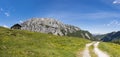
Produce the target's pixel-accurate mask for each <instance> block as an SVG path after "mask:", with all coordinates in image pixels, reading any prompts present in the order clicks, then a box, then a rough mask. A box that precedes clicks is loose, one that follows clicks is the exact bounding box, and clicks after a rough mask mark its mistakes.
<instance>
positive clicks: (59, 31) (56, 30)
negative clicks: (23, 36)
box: [12, 18, 92, 39]
mask: <svg viewBox="0 0 120 57" xmlns="http://www.w3.org/2000/svg"><path fill="white" fill-rule="evenodd" d="M20 25H21V30H29V31H34V32H41V33H48V34H53V35H59V36H74V37H81V38H87V39H92V34H91V33H89V32H88V31H84V30H81V29H80V28H78V27H76V26H72V25H68V24H64V23H62V22H60V21H58V20H55V19H52V18H32V19H29V20H27V21H24V22H23V23H21V24H20ZM12 27H16V26H15V25H14V26H12Z"/></svg>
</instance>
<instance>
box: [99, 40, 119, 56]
mask: <svg viewBox="0 0 120 57" xmlns="http://www.w3.org/2000/svg"><path fill="white" fill-rule="evenodd" d="M99 48H100V49H101V50H103V51H106V52H107V53H108V54H109V55H110V57H120V45H118V44H114V43H105V42H102V43H100V45H99Z"/></svg>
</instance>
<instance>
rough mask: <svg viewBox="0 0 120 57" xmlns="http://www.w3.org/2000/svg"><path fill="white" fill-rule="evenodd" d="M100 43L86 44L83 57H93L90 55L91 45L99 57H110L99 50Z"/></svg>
mask: <svg viewBox="0 0 120 57" xmlns="http://www.w3.org/2000/svg"><path fill="white" fill-rule="evenodd" d="M99 43H100V42H92V43H88V44H86V47H85V50H84V51H83V52H82V57H91V55H90V53H89V47H90V46H91V45H93V46H94V50H93V51H94V52H95V54H96V55H97V56H98V57H110V56H109V55H108V54H107V53H105V52H103V51H101V50H100V49H99V48H98V45H99ZM78 57H81V56H78Z"/></svg>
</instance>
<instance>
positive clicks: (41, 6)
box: [0, 0, 120, 34]
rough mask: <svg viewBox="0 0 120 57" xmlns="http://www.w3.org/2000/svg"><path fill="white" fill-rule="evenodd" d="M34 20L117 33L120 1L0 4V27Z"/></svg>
mask: <svg viewBox="0 0 120 57" xmlns="http://www.w3.org/2000/svg"><path fill="white" fill-rule="evenodd" d="M33 17H39V18H43V17H44V18H54V19H58V20H60V21H62V22H63V23H65V24H71V25H75V26H78V27H80V28H81V29H84V30H88V31H90V32H91V33H100V34H104V33H108V32H112V31H119V30H120V29H119V28H120V0H0V26H6V27H7V26H8V27H10V26H12V25H13V24H15V23H20V22H22V21H25V20H27V19H30V18H33Z"/></svg>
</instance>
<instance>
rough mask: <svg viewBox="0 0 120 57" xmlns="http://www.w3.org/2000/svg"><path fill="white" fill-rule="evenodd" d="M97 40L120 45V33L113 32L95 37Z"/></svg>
mask: <svg viewBox="0 0 120 57" xmlns="http://www.w3.org/2000/svg"><path fill="white" fill-rule="evenodd" d="M95 39H97V40H101V41H104V42H114V43H117V44H120V31H117V32H111V33H107V34H103V35H97V36H95Z"/></svg>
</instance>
